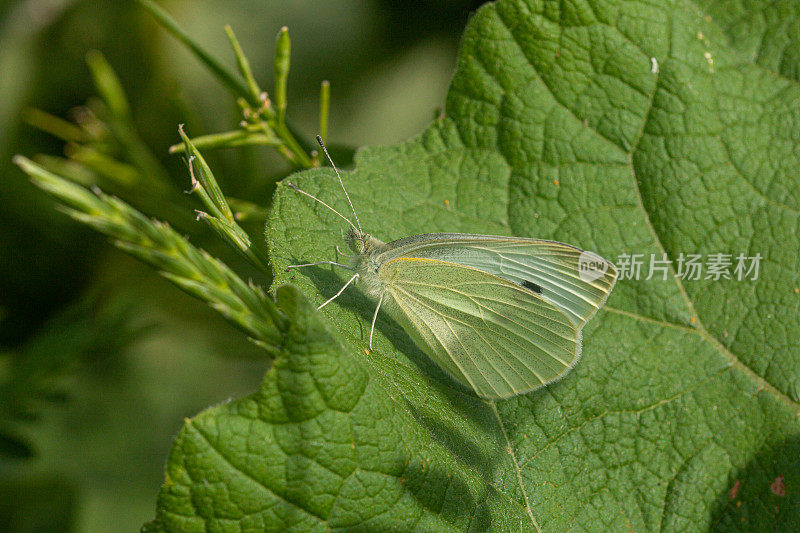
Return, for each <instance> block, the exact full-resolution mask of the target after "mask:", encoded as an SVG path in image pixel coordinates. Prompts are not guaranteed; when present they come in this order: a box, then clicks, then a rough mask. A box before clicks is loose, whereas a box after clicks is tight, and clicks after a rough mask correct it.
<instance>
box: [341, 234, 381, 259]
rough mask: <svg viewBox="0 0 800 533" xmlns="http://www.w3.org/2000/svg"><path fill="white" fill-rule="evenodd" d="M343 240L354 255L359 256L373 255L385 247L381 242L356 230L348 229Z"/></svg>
mask: <svg viewBox="0 0 800 533" xmlns="http://www.w3.org/2000/svg"><path fill="white" fill-rule="evenodd" d="M344 240H345V242H346V243H347V246H349V247H350V249H351V250H353V252H354V253H356V254H358V255H361V256H364V255H366V256H370V255H373V254H374V253H376V252H380V251H382V250H383V248H384V247H385V246H386V244H384V243H383V241H380V240H378V239H376V238H375V237H373V236H372V235H370V234H369V233H364V232H363V231H361V230H360V229H356V228H350V229H348V230H347V233H345V236H344Z"/></svg>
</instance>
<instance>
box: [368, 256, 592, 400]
mask: <svg viewBox="0 0 800 533" xmlns="http://www.w3.org/2000/svg"><path fill="white" fill-rule="evenodd" d="M378 276H379V277H380V278H381V280H382V281H383V282H384V284H385V287H386V290H387V293H388V295H389V296H391V299H390V300H391V303H389V304H388V305H389V307H388V310H389V311H390V313H391V314H392V315H393V316H394V317H395V319H396V320H398V321H399V322H400V323H401V324H402V325H403V327H404V329H405V330H406V331H407V332H408V333H409V335H411V337H412V338H413V339H414V341H415V342H416V343H417V344H418V345H419V346H421V347H422V348H423V349H424V350H425V351H426V352H427V353H428V355H430V356H431V357H432V358H433V359H434V360H435V361H436V363H437V364H439V366H441V367H442V368H444V369H445V370H447V371H448V372H449V373H450V374H452V375H453V376H454V377H456V379H458V380H459V381H461V382H462V383H464V384H465V385H467V386H468V387H471V388H472V389H473V390H475V392H476V393H477V394H478V395H480V396H482V397H484V398H490V399H499V398H508V397H510V396H514V395H517V394H522V393H525V392H528V391H531V390H534V389H536V388H538V387H541V386H542V385H545V384H547V383H550V382H552V381H554V380H556V379H559V378H560V377H562V376H563V375H564V374H566V373H567V372H568V371H569V369H570V368H572V366H574V365H575V363H576V362H577V360H578V358H579V357H580V328H579V327H578V326H576V325H575V324H574V323H573V322H572V321H570V320H569V318H568V317H567V316H566V315H565V314H564V313H563V312H562V311H560V310H559V309H558V308H557V307H556V306H554V305H553V304H551V303H550V302H548V301H547V300H545V299H543V298H542V297H541V296H539V295H538V294H536V292H535V291H532V290H530V289H527V288H525V287H523V286H521V285H518V284H516V283H513V282H511V281H508V280H506V279H503V278H501V277H498V276H496V275H494V274H491V273H487V272H484V271H481V270H478V269H476V268H471V267H467V266H463V265H460V264H456V263H450V262H446V261H438V260H431V259H420V258H398V259H393V260H391V261H387V262H386V263H384V264H383V265H382V266H381V268H380V270H379V271H378Z"/></svg>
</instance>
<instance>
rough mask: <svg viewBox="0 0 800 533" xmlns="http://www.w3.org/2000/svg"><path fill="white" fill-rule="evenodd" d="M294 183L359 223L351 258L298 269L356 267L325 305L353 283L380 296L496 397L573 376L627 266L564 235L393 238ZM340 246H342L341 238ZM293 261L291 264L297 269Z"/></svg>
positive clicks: (353, 228) (351, 236)
mask: <svg viewBox="0 0 800 533" xmlns="http://www.w3.org/2000/svg"><path fill="white" fill-rule="evenodd" d="M317 142H319V144H320V146H321V147H322V149H323V151H324V152H325V155H326V157H327V158H328V160H329V161H330V163H331V165H332V166H333V169H334V171H335V172H336V177H337V178H338V179H339V183H340V184H341V186H342V190H343V191H344V194H345V197H346V198H347V202H348V203H349V204H350V208H351V210H352V211H353V217H354V220H355V223H353V222H352V221H351V220H350V219H348V218H347V217H345V216H344V215H342V214H341V213H339V212H338V211H336V210H335V209H334V208H333V207H331V206H330V205H328V204H326V203H325V202H323V201H322V200H320V199H318V198H316V197H314V196H312V195H310V194H308V193H307V192H305V191H303V190H301V189H300V188H298V187H297V186H295V185H294V184H292V183H289V184H288V185H289V187H291V188H292V189H294V190H295V191H297V192H299V193H301V194H303V195H305V196H308V197H310V198H312V199H313V200H314V201H316V202H319V203H320V204H322V205H323V206H325V207H326V208H328V209H330V210H331V211H333V212H334V213H336V214H337V215H338V216H339V217H341V218H342V219H344V220H345V221H346V222H347V223H348V224H349V226H350V228H349V229H348V231H347V234H346V236H345V242H346V243H347V245H348V246H349V247H350V249H351V250H352V251H353V253H354V255H351V256H348V257H349V259H350V262H349V263H348V264H344V263H338V262H336V261H319V262H316V263H307V264H302V265H291V266H289V267H288V268H299V267H306V266H313V265H323V264H329V265H335V266H339V267H342V268H345V269H348V270H351V271H353V272H354V274H353V275H352V277H351V278H350V279H349V280H348V281H347V283H345V284H344V286H343V287H342V288H341V289H340V290H339V292H337V293H336V294H335V295H333V296H332V297H331V298H329V299H328V300H327V301H325V302H324V303H323V304H322V305H320V306H319V307H318V309H322V308H323V307H325V306H326V305H328V304H329V303H330V302H332V301H333V300H335V299H336V298H337V297H338V296H339V295H341V294H342V292H344V290H345V289H346V288H347V287H348V286H350V284H352V283H356V282H358V284H359V285H360V287H361V288H362V290H363V292H364V293H365V294H366V295H367V296H369V297H370V298H372V299H374V300H376V301H377V306H376V308H375V313H374V314H373V316H372V327H371V329H370V333H369V346H370V349H371V348H372V335H373V332H374V330H375V320H376V319H377V317H378V311H379V310H380V309H384V310H386V311H387V312H388V313H389V315H390V316H392V318H394V319H395V320H396V321H397V322H398V323H399V324H400V325H402V326H403V329H405V331H406V332H407V333H408V335H409V336H410V337H411V338H412V339H413V340H414V342H416V344H417V345H418V346H419V347H420V348H422V350H423V351H424V352H425V353H427V354H428V356H430V357H431V358H432V359H433V360H434V361H435V362H436V363H437V364H438V365H439V366H440V367H441V368H443V369H444V370H445V371H447V372H448V373H449V374H450V375H452V376H453V377H454V378H455V379H456V380H458V381H460V382H461V383H463V384H464V385H466V386H468V387H470V388H471V389H472V390H474V391H475V392H476V393H477V394H478V395H479V396H481V397H483V398H487V399H492V400H494V399H501V398H509V397H511V396H515V395H518V394H524V393H527V392H530V391H532V390H535V389H537V388H539V387H542V386H544V385H547V384H548V383H552V382H553V381H556V380H558V379H560V378H561V377H563V376H564V375H565V374H567V372H569V370H571V369H572V368H573V367H574V366H575V365H576V364H577V362H578V360H579V359H580V353H581V329H582V328H583V326H584V324H586V322H587V321H588V320H589V319H590V318H591V317H592V315H594V313H595V312H596V311H597V310H598V309H599V308H600V307H601V306H602V305H603V303H604V302H605V300H606V298H607V297H608V295H609V293H610V292H611V289H612V287H613V286H614V282H615V281H616V279H617V270H616V268H615V267H614V265H612V264H611V263H610V262H608V261H606V260H605V259H603V258H602V257H600V256H598V255H596V254H593V253H591V252H585V251H583V250H581V249H579V248H576V247H574V246H570V245H568V244H563V243H560V242H555V241H547V240H540V239H526V238H521V237H502V236H492V235H472V234H466V233H428V234H424V235H415V236H412V237H406V238H404V239H399V240H396V241H393V242H389V243H385V242H383V241H380V240H378V239H377V238H375V237H373V236H372V235H369V234H367V233H365V232H364V231H363V230H362V229H361V222H360V221H359V219H358V215H357V214H356V210H355V208H354V207H353V202H352V201H351V200H350V195H349V194H347V189H345V187H344V183H343V182H342V178H341V175H340V174H339V170H338V169H337V168H336V165H334V163H333V160H332V159H331V157H330V155H329V154H328V150H327V149H326V148H325V144H324V143H323V142H322V138H321V137H320V136H317ZM336 250H337V253H339V254H340V255H345V256H346V254H342V253H341V252H340V251H339V249H338V247H337V249H336ZM288 268H287V270H288Z"/></svg>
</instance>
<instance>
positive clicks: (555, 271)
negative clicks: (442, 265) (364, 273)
mask: <svg viewBox="0 0 800 533" xmlns="http://www.w3.org/2000/svg"><path fill="white" fill-rule="evenodd" d="M388 246H389V247H390V249H389V251H387V252H385V253H383V254H381V257H380V260H381V261H390V260H392V259H395V258H400V257H416V258H424V259H435V260H439V261H447V262H451V263H457V264H459V265H463V266H468V267H472V268H476V269H478V270H482V271H484V272H487V273H489V274H494V275H495V276H499V277H501V278H503V279H506V280H508V281H511V282H513V283H516V284H517V285H520V286H522V287H525V288H526V289H528V290H530V291H532V292H535V293H537V294H539V295H540V296H541V297H542V298H543V299H545V300H547V301H548V302H550V303H552V304H553V305H555V306H556V307H557V308H558V309H560V310H561V311H563V312H564V314H566V316H567V317H568V318H569V320H570V321H571V322H572V323H573V324H575V325H577V326H583V324H585V323H586V321H587V320H589V318H590V317H591V316H592V315H593V314H594V312H595V311H597V309H598V308H599V307H600V306H601V305H602V304H603V302H604V301H605V299H606V297H607V296H608V294H609V293H610V292H611V288H612V287H613V285H614V282H615V281H616V277H617V271H616V268H614V265H612V264H611V263H609V262H608V261H605V260H604V259H602V258H600V257H599V256H596V255H594V254H590V253H589V252H584V251H583V250H581V249H580V248H575V247H573V246H569V245H567V244H563V243H560V242H554V241H546V240H540V239H523V238H518V237H497V236H489V235H471V234H462V233H431V234H426V235H416V236H414V237H408V238H406V239H401V240H399V241H394V242H391V243H388ZM582 268H583V269H584V272H583V274H582V273H581V269H582ZM587 268H588V269H589V270H587Z"/></svg>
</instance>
